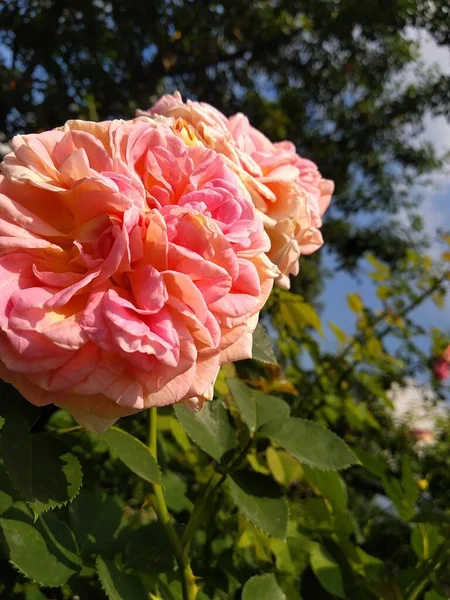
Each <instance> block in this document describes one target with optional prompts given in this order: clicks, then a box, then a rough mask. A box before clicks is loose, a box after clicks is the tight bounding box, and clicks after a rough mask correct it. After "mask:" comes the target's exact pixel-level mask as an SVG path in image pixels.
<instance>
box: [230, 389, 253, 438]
mask: <svg viewBox="0 0 450 600" xmlns="http://www.w3.org/2000/svg"><path fill="white" fill-rule="evenodd" d="M226 381H227V384H228V388H229V390H230V392H231V395H232V396H233V399H234V401H235V402H236V404H237V406H238V408H239V410H240V412H241V415H242V419H243V421H244V423H245V424H246V425H247V427H248V428H249V429H250V431H252V432H253V431H255V429H256V423H257V420H256V401H255V396H254V394H253V393H252V392H253V390H252V389H250V388H249V387H247V386H246V385H245V384H244V383H242V381H239V379H236V378H234V379H227V380H226Z"/></svg>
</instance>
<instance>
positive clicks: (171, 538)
mask: <svg viewBox="0 0 450 600" xmlns="http://www.w3.org/2000/svg"><path fill="white" fill-rule="evenodd" d="M157 434H158V423H157V409H156V407H153V408H150V409H149V410H148V447H149V448H150V451H151V453H152V454H153V456H154V458H155V460H157V459H158V456H157ZM153 492H154V497H153V508H154V509H155V512H156V514H157V515H158V519H159V522H160V523H161V525H162V527H163V529H164V532H165V535H166V538H167V541H168V542H169V544H170V546H171V548H172V551H173V554H174V556H175V560H176V561H177V565H178V569H179V571H180V579H181V587H182V590H183V600H195V597H196V596H197V586H196V584H195V577H194V574H193V573H192V569H191V565H190V563H189V556H188V555H186V553H184V552H183V546H182V545H181V541H180V538H179V537H178V535H177V532H176V531H175V528H174V526H173V524H172V520H171V518H170V514H169V511H168V510H167V505H166V501H165V499H164V492H163V489H162V486H161V485H160V484H157V483H155V484H153Z"/></svg>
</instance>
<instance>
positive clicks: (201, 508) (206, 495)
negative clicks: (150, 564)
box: [181, 438, 253, 557]
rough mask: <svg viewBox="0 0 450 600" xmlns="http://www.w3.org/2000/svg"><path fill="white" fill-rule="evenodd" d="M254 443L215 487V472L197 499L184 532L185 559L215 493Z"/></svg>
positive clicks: (249, 445)
mask: <svg viewBox="0 0 450 600" xmlns="http://www.w3.org/2000/svg"><path fill="white" fill-rule="evenodd" d="M252 443H253V438H250V439H249V441H248V442H247V444H246V445H245V447H244V448H242V450H241V451H240V452H239V454H238V455H237V457H236V458H235V459H233V460H231V461H230V462H229V463H228V464H227V466H226V467H225V470H224V471H223V472H222V474H221V475H220V477H219V479H218V480H217V481H216V483H215V484H214V485H213V486H212V484H213V481H214V478H215V476H216V475H218V473H216V472H214V473H213V474H212V475H211V477H210V478H209V480H208V483H207V484H206V486H205V488H204V490H203V493H202V494H201V496H199V498H198V499H197V502H196V503H195V506H194V510H193V511H192V514H191V516H190V518H189V521H188V523H187V525H186V529H185V530H184V534H183V538H182V540H181V544H182V546H183V551H184V555H185V557H187V556H189V550H190V547H191V542H192V538H193V537H194V535H195V532H196V531H197V529H198V526H199V524H200V523H201V522H202V521H204V520H205V515H207V512H208V510H209V508H210V507H211V505H212V501H213V498H214V495H215V493H216V492H217V490H218V489H219V488H220V487H221V485H222V484H223V483H224V481H225V479H226V478H227V475H228V473H229V472H230V471H232V470H233V469H235V468H236V467H237V466H239V464H240V463H241V462H242V460H243V459H244V458H245V457H246V455H247V452H248V451H249V449H250V447H251V445H252ZM211 486H212V488H211Z"/></svg>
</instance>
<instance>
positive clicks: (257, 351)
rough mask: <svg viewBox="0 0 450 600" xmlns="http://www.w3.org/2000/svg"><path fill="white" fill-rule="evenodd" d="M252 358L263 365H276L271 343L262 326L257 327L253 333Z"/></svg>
mask: <svg viewBox="0 0 450 600" xmlns="http://www.w3.org/2000/svg"><path fill="white" fill-rule="evenodd" d="M252 358H253V359H255V360H259V361H261V362H264V363H270V364H273V365H276V364H277V359H276V356H275V353H274V351H273V346H272V342H271V340H270V337H269V336H268V335H267V333H266V331H265V329H264V327H263V326H262V325H257V326H256V329H255V331H254V333H253V348H252Z"/></svg>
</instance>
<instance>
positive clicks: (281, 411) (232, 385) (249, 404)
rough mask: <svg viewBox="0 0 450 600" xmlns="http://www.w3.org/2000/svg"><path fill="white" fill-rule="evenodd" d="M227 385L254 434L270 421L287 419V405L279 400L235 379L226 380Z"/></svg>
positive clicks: (288, 410) (288, 412) (288, 411)
mask: <svg viewBox="0 0 450 600" xmlns="http://www.w3.org/2000/svg"><path fill="white" fill-rule="evenodd" d="M227 385H228V388H229V390H230V392H231V395H232V396H233V398H234V401H235V402H236V404H237V407H238V408H239V410H240V412H241V414H242V419H243V420H244V422H245V423H246V425H247V426H248V428H249V430H250V431H252V432H254V431H255V429H257V428H259V427H262V426H263V425H264V424H265V423H268V422H270V421H273V420H280V419H287V418H288V417H289V414H290V408H289V404H287V402H285V401H284V400H282V399H281V398H278V397H277V396H269V395H268V394H264V393H263V392H260V391H259V390H254V389H252V388H249V387H248V386H247V385H245V383H242V381H240V380H239V379H236V378H232V379H227Z"/></svg>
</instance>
